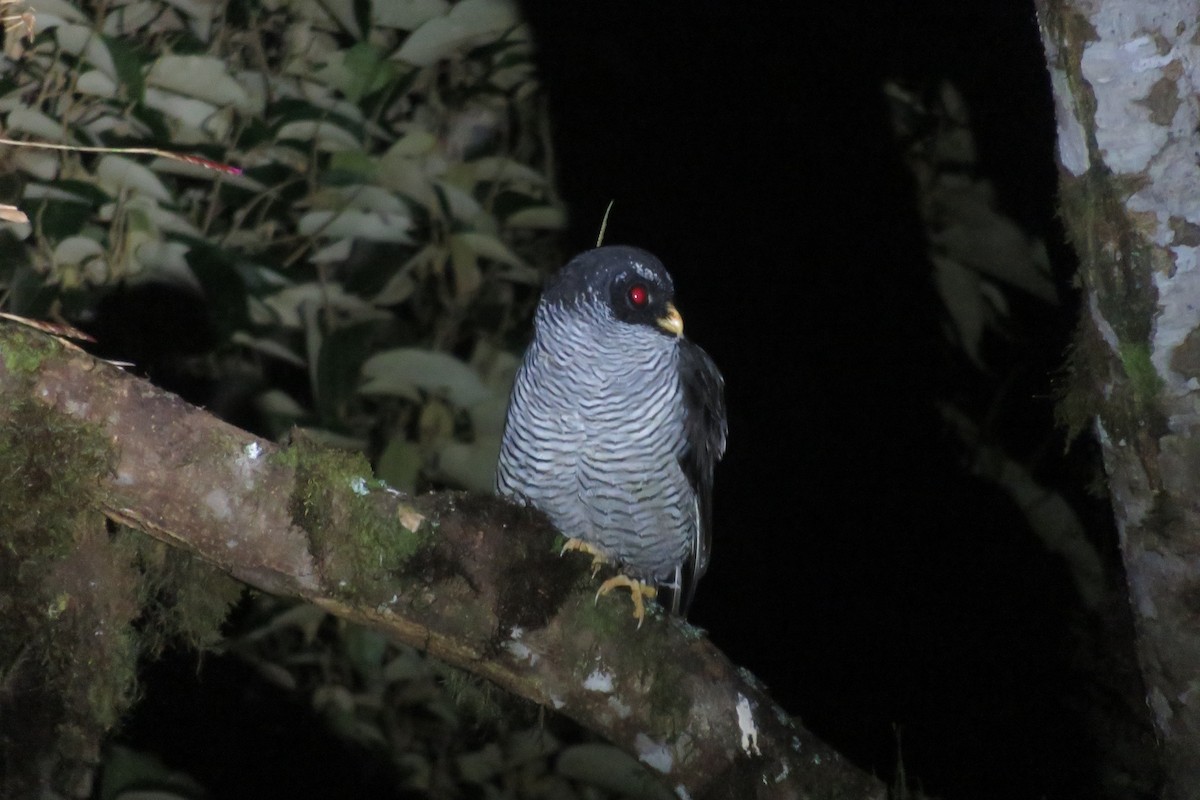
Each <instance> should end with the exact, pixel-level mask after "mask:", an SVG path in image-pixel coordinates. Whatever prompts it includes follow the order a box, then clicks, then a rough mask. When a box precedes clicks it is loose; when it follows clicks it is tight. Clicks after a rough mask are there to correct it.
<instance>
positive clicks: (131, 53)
mask: <svg viewBox="0 0 1200 800" xmlns="http://www.w3.org/2000/svg"><path fill="white" fill-rule="evenodd" d="M104 43H105V44H106V45H107V46H108V52H109V54H110V55H111V56H112V59H113V66H114V68H115V69H116V71H117V74H116V76H115V80H116V81H117V83H119V84H120V85H122V86H124V87H125V88H126V89H127V90H128V92H127V93H126V98H127V99H128V100H132V101H133V102H138V101H140V100H141V99H142V95H143V93H144V92H145V90H146V81H145V78H143V77H142V58H141V56H140V55H139V54H138V51H137V50H135V49H134V48H133V46H132V45H131V44H130V43H129V42H127V41H126V40H124V39H119V38H115V37H110V36H105V37H104ZM109 77H113V76H109Z"/></svg>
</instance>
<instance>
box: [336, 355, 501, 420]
mask: <svg viewBox="0 0 1200 800" xmlns="http://www.w3.org/2000/svg"><path fill="white" fill-rule="evenodd" d="M362 376H363V379H364V381H363V385H362V386H361V387H360V388H359V392H361V393H362V394H382V395H394V396H397V397H406V398H408V399H410V400H420V392H422V391H423V392H428V393H430V394H435V395H439V396H441V397H444V398H446V400H448V401H449V402H450V403H451V404H452V405H454V406H457V407H459V408H467V407H469V406H473V405H475V404H476V403H478V402H481V401H483V400H485V399H487V398H488V397H490V396H491V395H492V391H491V390H490V389H488V388H487V387H486V386H484V384H483V381H481V380H480V379H479V376H478V375H476V374H475V371H474V370H472V369H471V368H470V367H468V366H467V365H466V364H464V363H463V362H461V361H459V360H458V359H457V358H455V357H454V356H452V355H449V354H447V353H435V352H433V351H430V350H421V349H418V348H415V347H402V348H397V349H395V350H385V351H383V352H382V353H377V354H375V355H373V356H371V357H370V358H369V359H367V361H366V362H365V363H364V364H363V366H362Z"/></svg>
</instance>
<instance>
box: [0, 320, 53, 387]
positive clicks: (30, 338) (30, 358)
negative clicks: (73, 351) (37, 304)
mask: <svg viewBox="0 0 1200 800" xmlns="http://www.w3.org/2000/svg"><path fill="white" fill-rule="evenodd" d="M61 349H62V345H60V344H59V343H58V342H56V341H55V340H54V339H52V338H50V337H48V336H44V335H41V334H37V333H34V332H33V331H29V330H25V329H23V328H21V327H19V326H16V325H7V326H5V328H4V332H3V337H2V338H0V354H3V357H4V368H5V369H6V370H8V371H9V372H12V373H15V374H17V375H31V374H33V373H34V372H37V370H38V368H40V367H41V365H42V360H43V359H44V358H45V357H46V356H47V354H48V353H56V352H58V351H59V350H61Z"/></svg>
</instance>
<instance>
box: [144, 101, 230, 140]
mask: <svg viewBox="0 0 1200 800" xmlns="http://www.w3.org/2000/svg"><path fill="white" fill-rule="evenodd" d="M143 103H144V104H145V107H146V108H152V109H154V110H155V111H161V112H162V113H163V115H164V116H166V117H169V118H170V119H172V120H175V122H176V123H177V124H176V125H175V126H174V131H173V136H172V142H174V143H175V144H176V145H181V144H182V145H187V144H201V143H204V142H209V141H213V140H220V139H224V138H225V137H226V136H227V135H228V134H229V131H230V130H231V129H232V127H233V116H232V113H231V111H230V110H229V109H221V108H218V107H217V106H215V105H213V104H212V103H210V102H208V101H206V100H197V99H196V98H194V97H184V96H183V95H181V94H176V93H175V92H164V91H162V90H160V89H155V88H147V89H146V94H145V97H144V98H143Z"/></svg>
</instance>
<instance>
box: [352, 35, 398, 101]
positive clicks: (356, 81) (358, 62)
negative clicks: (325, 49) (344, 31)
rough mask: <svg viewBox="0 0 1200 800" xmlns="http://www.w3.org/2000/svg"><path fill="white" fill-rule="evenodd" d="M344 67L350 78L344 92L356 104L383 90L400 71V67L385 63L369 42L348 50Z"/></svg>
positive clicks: (360, 43)
mask: <svg viewBox="0 0 1200 800" xmlns="http://www.w3.org/2000/svg"><path fill="white" fill-rule="evenodd" d="M342 65H343V66H344V67H345V69H346V70H347V72H348V73H349V78H350V79H349V80H348V81H346V82H345V83H343V85H342V87H341V88H342V92H343V93H344V94H345V95H346V97H347V98H349V99H350V100H351V101H353V102H355V103H357V102H358V101H359V100H361V99H362V98H363V97H364V96H366V95H368V94H371V93H373V92H377V91H379V90H380V89H382V88H383V87H384V86H386V85H387V84H388V83H390V82H391V81H392V80H394V79H395V77H396V75H397V73H398V71H399V67H398V65H396V64H393V63H392V62H390V61H385V60H384V59H383V57H382V55H381V54H380V52H379V51H378V50H377V49H376V48H375V47H374V46H372V45H371V44H369V43H368V42H359V43H358V44H355V45H354V46H353V47H351V48H350V49H349V50H346V51H345V53H344V57H343V62H342Z"/></svg>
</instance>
